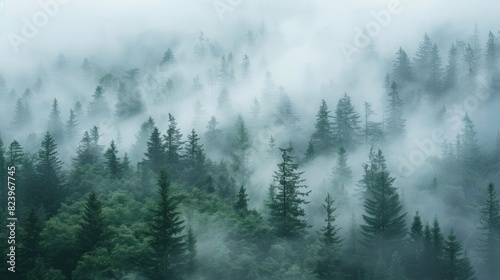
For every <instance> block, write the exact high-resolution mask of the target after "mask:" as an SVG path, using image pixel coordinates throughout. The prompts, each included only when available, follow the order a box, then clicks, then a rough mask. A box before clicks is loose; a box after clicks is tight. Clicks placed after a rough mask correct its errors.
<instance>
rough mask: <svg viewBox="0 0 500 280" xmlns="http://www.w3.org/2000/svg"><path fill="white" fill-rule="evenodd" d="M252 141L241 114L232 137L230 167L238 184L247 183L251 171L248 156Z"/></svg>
mask: <svg viewBox="0 0 500 280" xmlns="http://www.w3.org/2000/svg"><path fill="white" fill-rule="evenodd" d="M251 151H252V141H251V139H250V134H249V132H248V129H247V127H246V124H245V121H244V120H243V117H242V116H241V115H239V116H238V118H237V120H236V124H235V133H234V136H233V139H232V151H231V168H232V170H233V171H234V174H235V177H236V179H237V181H238V182H239V183H240V184H247V183H248V180H249V178H250V175H251V173H252V170H251V167H250V156H251Z"/></svg>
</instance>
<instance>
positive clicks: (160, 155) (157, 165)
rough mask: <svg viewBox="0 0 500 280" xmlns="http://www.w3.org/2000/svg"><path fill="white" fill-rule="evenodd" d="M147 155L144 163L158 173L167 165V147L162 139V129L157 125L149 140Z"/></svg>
mask: <svg viewBox="0 0 500 280" xmlns="http://www.w3.org/2000/svg"><path fill="white" fill-rule="evenodd" d="M144 156H145V157H146V158H145V159H144V160H143V163H144V164H146V165H147V166H148V167H149V168H151V170H152V171H153V172H155V173H156V174H159V173H160V170H161V169H162V168H163V167H164V166H165V147H164V144H163V142H162V141H161V135H160V130H159V129H158V128H157V127H155V128H153V131H152V132H151V136H150V137H149V140H148V142H147V150H146V153H145V154H144Z"/></svg>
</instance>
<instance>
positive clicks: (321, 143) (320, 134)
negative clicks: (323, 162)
mask: <svg viewBox="0 0 500 280" xmlns="http://www.w3.org/2000/svg"><path fill="white" fill-rule="evenodd" d="M330 119H331V115H330V110H328V105H327V104H326V102H325V100H321V105H320V107H319V111H318V113H317V115H316V125H315V130H314V133H313V135H312V137H311V139H312V141H313V144H314V148H315V150H316V152H317V153H330V152H332V149H333V146H334V141H333V136H334V135H333V129H332V123H331V121H330Z"/></svg>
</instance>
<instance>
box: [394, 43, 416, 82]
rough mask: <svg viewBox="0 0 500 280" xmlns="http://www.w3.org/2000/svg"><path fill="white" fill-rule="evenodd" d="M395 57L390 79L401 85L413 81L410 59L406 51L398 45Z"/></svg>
mask: <svg viewBox="0 0 500 280" xmlns="http://www.w3.org/2000/svg"><path fill="white" fill-rule="evenodd" d="M396 55H397V58H396V61H395V62H394V67H393V71H392V79H393V80H394V81H395V82H396V83H397V84H398V85H401V86H402V87H404V86H406V85H407V84H408V83H409V82H411V81H413V71H412V69H411V65H410V59H409V58H408V55H407V54H406V52H405V51H404V50H403V49H402V48H401V47H400V48H399V50H398V52H397V53H396Z"/></svg>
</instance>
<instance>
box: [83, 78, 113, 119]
mask: <svg viewBox="0 0 500 280" xmlns="http://www.w3.org/2000/svg"><path fill="white" fill-rule="evenodd" d="M109 112H110V110H109V105H108V102H107V101H106V98H105V97H104V88H103V87H102V86H100V85H99V86H97V87H96V89H95V91H94V94H93V95H92V101H90V104H89V107H88V112H87V113H88V116H89V117H90V118H91V119H93V120H102V119H106V118H108V117H109Z"/></svg>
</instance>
